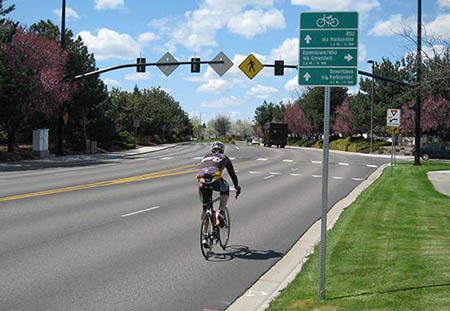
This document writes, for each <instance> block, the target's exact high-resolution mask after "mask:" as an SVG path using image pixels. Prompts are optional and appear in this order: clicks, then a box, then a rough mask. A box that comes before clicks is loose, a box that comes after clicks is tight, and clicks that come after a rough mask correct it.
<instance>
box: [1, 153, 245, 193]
mask: <svg viewBox="0 0 450 311" xmlns="http://www.w3.org/2000/svg"><path fill="white" fill-rule="evenodd" d="M247 162H250V161H245V162H240V163H236V165H242V164H243V163H247ZM199 164H200V163H195V164H190V165H185V166H180V167H176V168H171V169H167V170H162V171H158V172H153V173H148V174H143V175H136V176H131V177H125V178H119V179H113V180H107V181H100V182H95V183H91V184H86V185H78V186H71V187H64V188H59V189H50V190H45V191H39V192H32V193H26V194H18V195H13V196H8V197H0V202H4V201H12V200H19V199H26V198H32V197H38V196H44V195H51V194H56V193H63V192H70V191H77V190H84V189H90V188H98V187H106V186H112V185H118V184H124V183H128V182H134V181H143V180H150V179H155V178H161V177H168V176H176V175H182V174H188V173H194V172H197V170H198V169H197V168H195V169H190V170H185V169H188V168H192V167H196V166H198V165H199ZM180 170H181V171H180ZM176 171H178V172H176Z"/></svg>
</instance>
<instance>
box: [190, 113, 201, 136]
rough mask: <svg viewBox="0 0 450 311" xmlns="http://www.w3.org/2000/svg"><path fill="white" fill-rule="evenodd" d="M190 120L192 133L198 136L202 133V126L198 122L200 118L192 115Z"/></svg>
mask: <svg viewBox="0 0 450 311" xmlns="http://www.w3.org/2000/svg"><path fill="white" fill-rule="evenodd" d="M190 122H191V126H192V131H193V133H194V135H195V136H200V135H201V134H202V127H201V124H200V118H199V117H193V118H191V120H190Z"/></svg>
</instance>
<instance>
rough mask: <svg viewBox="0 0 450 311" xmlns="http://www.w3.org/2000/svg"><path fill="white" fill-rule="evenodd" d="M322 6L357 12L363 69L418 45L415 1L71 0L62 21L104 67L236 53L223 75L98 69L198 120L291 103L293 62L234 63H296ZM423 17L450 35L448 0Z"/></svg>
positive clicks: (43, 8)
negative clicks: (303, 23) (248, 69)
mask: <svg viewBox="0 0 450 311" xmlns="http://www.w3.org/2000/svg"><path fill="white" fill-rule="evenodd" d="M11 4H15V6H16V9H15V11H13V13H11V14H10V15H9V17H10V18H11V19H13V20H14V21H18V22H20V23H21V24H22V25H24V26H30V25H31V24H33V23H36V22H38V21H40V20H42V19H43V20H47V19H48V20H51V21H52V22H53V23H54V24H56V25H58V26H59V27H60V26H61V11H62V1H61V0H40V1H37V0H7V1H6V3H4V6H5V7H7V6H9V5H11ZM322 11H332V12H333V11H334V12H341V11H357V12H359V45H358V50H359V52H358V69H359V70H363V71H368V72H370V71H371V65H370V64H368V63H367V61H368V60H374V61H376V62H381V61H382V59H383V58H389V59H391V60H392V61H395V60H400V59H401V57H403V56H405V55H406V54H407V53H408V52H414V51H415V49H416V47H415V46H414V43H413V42H411V41H410V40H407V39H406V38H405V37H404V36H401V35H399V34H400V33H402V32H403V30H405V29H411V30H412V31H413V33H415V32H416V25H417V1H416V0H165V1H155V0H141V1H138V0H66V28H67V29H70V30H72V32H73V34H74V36H81V38H82V39H83V42H84V44H85V45H86V46H87V47H88V49H89V52H90V53H93V54H94V57H95V59H96V65H97V67H98V68H99V69H103V68H107V67H111V66H117V65H122V64H130V63H135V62H136V58H137V57H140V56H141V57H145V58H146V61H147V62H149V63H155V62H158V61H159V60H160V59H161V58H162V56H163V55H164V54H165V53H166V52H169V53H171V54H172V55H173V56H174V57H175V59H176V60H177V61H179V62H185V61H190V59H191V58H192V57H199V58H200V59H201V61H210V60H212V59H213V58H214V57H215V56H216V55H217V54H219V53H220V52H223V53H224V54H225V55H226V56H227V57H228V58H229V59H230V60H231V61H232V62H233V66H232V67H231V68H230V69H229V70H228V71H227V72H226V73H225V74H224V75H223V76H219V75H218V74H217V73H216V72H215V71H214V70H213V69H212V68H211V67H210V66H209V65H208V64H202V65H201V72H200V73H191V72H190V66H189V65H180V66H178V68H177V69H176V70H175V71H173V72H172V73H171V74H170V75H169V77H166V75H165V74H163V72H161V71H160V70H159V69H158V67H155V66H149V67H147V68H146V72H145V73H136V69H135V68H134V67H131V68H124V69H119V70H115V71H110V72H107V73H103V74H101V75H100V78H101V79H102V80H103V81H104V82H105V84H106V85H107V86H108V89H109V90H111V89H112V88H113V87H116V88H120V89H122V90H128V91H131V90H132V89H133V88H134V87H135V86H138V87H139V88H140V89H143V88H151V87H160V88H161V89H163V90H165V91H166V92H168V93H169V94H170V95H171V96H172V97H173V98H174V99H175V100H176V101H177V102H179V103H180V105H181V107H182V109H183V110H184V111H186V112H187V113H188V114H189V117H191V118H192V117H197V118H200V120H201V122H202V123H206V122H207V121H208V120H210V119H214V118H216V117H217V116H219V115H225V116H228V117H229V118H230V120H231V121H235V120H238V119H240V120H248V121H250V122H253V121H254V112H255V109H256V108H257V107H258V106H260V105H262V104H263V102H264V101H267V102H272V103H279V102H280V101H283V102H284V103H288V102H291V103H292V102H293V101H294V100H295V98H297V97H298V96H299V95H300V94H301V93H302V92H303V91H304V89H303V88H302V87H300V86H299V85H298V73H297V70H296V69H290V68H286V69H285V71H284V76H274V70H273V68H270V67H265V68H263V69H262V70H261V71H260V72H259V73H258V74H257V75H256V76H255V77H254V78H253V79H249V78H248V77H247V76H246V75H245V74H244V73H243V72H242V71H241V70H240V69H239V67H238V66H239V65H240V64H241V63H242V62H243V61H244V59H245V58H246V57H247V56H248V55H249V54H250V53H251V54H253V55H254V56H255V57H256V58H257V59H258V60H259V61H260V62H261V63H262V64H273V63H274V61H275V60H284V63H285V64H286V65H297V64H298V62H299V56H298V55H299V27H300V26H299V20H300V14H301V13H302V12H322ZM422 23H423V25H424V31H423V33H424V34H426V35H427V36H430V37H434V38H439V37H440V38H442V37H446V38H447V39H448V37H449V34H450V0H422ZM80 74H81V73H80ZM357 91H358V86H355V87H350V88H349V92H351V93H356V92H357Z"/></svg>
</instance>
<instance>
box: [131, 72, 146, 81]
mask: <svg viewBox="0 0 450 311" xmlns="http://www.w3.org/2000/svg"><path fill="white" fill-rule="evenodd" d="M125 80H133V81H134V80H150V73H149V72H135V73H130V74H126V75H125Z"/></svg>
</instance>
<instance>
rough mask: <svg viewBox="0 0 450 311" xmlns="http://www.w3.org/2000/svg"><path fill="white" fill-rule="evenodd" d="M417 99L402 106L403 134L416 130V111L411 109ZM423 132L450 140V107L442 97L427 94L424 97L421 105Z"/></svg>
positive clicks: (401, 126)
mask: <svg viewBox="0 0 450 311" xmlns="http://www.w3.org/2000/svg"><path fill="white" fill-rule="evenodd" d="M414 104H415V99H414V100H413V101H411V102H409V103H407V104H404V105H403V106H402V121H401V125H400V128H401V130H402V133H414V131H415V128H416V123H415V114H416V112H415V109H414V108H410V107H413V105H414ZM421 130H422V132H423V133H427V134H430V135H435V136H438V137H440V138H441V139H442V140H444V141H445V140H450V105H449V103H448V101H447V100H445V99H444V98H443V97H442V96H433V95H430V94H427V95H425V96H423V99H422V105H421Z"/></svg>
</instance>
